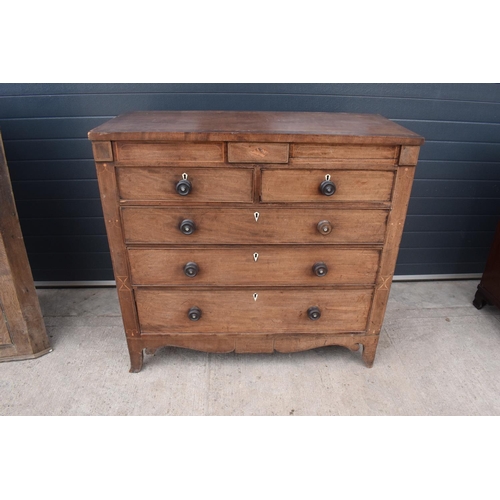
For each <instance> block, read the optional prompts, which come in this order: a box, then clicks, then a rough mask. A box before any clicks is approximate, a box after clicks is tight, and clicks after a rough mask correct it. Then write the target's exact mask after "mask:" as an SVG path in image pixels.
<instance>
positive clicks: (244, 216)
mask: <svg viewBox="0 0 500 500" xmlns="http://www.w3.org/2000/svg"><path fill="white" fill-rule="evenodd" d="M256 208H257V209H258V212H256V211H255V209H251V208H231V209H219V208H208V207H207V208H191V207H172V208H149V207H123V208H122V211H121V213H122V219H123V229H124V234H125V242H126V243H127V244H132V243H166V244H168V243H170V244H183V245H191V244H193V243H196V244H215V245H216V244H233V245H234V244H248V243H252V244H255V243H264V244H265V243H273V244H279V243H312V244H335V243H342V244H351V243H363V244H365V243H367V244H377V243H378V244H380V243H383V241H384V235H385V228H386V222H387V216H388V211H387V210H339V209H332V208H326V207H325V208H286V209H280V208H265V207H262V206H258V207H256ZM185 221H192V223H191V222H190V223H185ZM187 225H191V226H192V227H193V228H194V229H193V231H192V233H191V234H186V233H185V232H184V231H183V230H182V228H186V227H187Z"/></svg>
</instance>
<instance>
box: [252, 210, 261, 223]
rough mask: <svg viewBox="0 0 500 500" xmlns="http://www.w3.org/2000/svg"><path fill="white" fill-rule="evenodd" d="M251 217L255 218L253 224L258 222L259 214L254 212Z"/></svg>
mask: <svg viewBox="0 0 500 500" xmlns="http://www.w3.org/2000/svg"><path fill="white" fill-rule="evenodd" d="M253 216H254V217H255V222H257V221H258V220H259V217H260V214H259V212H255V213H254V214H253Z"/></svg>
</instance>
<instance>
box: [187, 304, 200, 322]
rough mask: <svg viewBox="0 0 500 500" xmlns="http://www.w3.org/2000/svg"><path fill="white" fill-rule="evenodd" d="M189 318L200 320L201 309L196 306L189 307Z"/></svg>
mask: <svg viewBox="0 0 500 500" xmlns="http://www.w3.org/2000/svg"><path fill="white" fill-rule="evenodd" d="M188 318H189V319H190V320H191V321H198V320H199V319H200V318H201V309H200V308H199V307H196V306H195V307H192V308H191V309H189V311H188Z"/></svg>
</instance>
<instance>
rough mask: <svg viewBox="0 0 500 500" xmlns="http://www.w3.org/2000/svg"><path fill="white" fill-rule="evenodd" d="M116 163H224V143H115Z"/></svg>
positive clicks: (154, 164) (146, 164)
mask: <svg viewBox="0 0 500 500" xmlns="http://www.w3.org/2000/svg"><path fill="white" fill-rule="evenodd" d="M115 155H116V163H117V164H120V165H134V164H135V165H144V166H157V165H158V166H161V165H165V166H168V165H169V164H170V163H171V162H173V161H178V162H190V161H191V162H209V163H210V162H220V161H224V144H223V143H199V142H198V143H189V144H186V143H183V142H160V143H137V142H117V143H115Z"/></svg>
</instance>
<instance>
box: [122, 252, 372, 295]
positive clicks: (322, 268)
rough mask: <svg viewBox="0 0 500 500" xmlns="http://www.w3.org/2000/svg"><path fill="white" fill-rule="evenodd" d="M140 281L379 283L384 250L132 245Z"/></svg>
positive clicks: (134, 279)
mask: <svg viewBox="0 0 500 500" xmlns="http://www.w3.org/2000/svg"><path fill="white" fill-rule="evenodd" d="M128 253H129V259H130V270H131V274H132V283H133V284H135V285H188V286H189V285H191V286H196V285H212V286H213V285H217V286H231V285H277V286H287V285H315V286H324V285H334V284H341V283H342V284H373V283H375V278H376V275H377V269H378V263H379V257H380V251H379V250H373V249H366V250H364V249H359V248H354V249H342V248H337V247H331V246H326V245H321V246H320V245H316V246H311V245H308V246H302V247H282V246H269V245H249V246H245V247H236V248H227V247H210V248H197V247H195V246H193V247H187V248H176V247H172V248H156V249H155V248H148V249H145V248H130V249H129V251H128Z"/></svg>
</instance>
